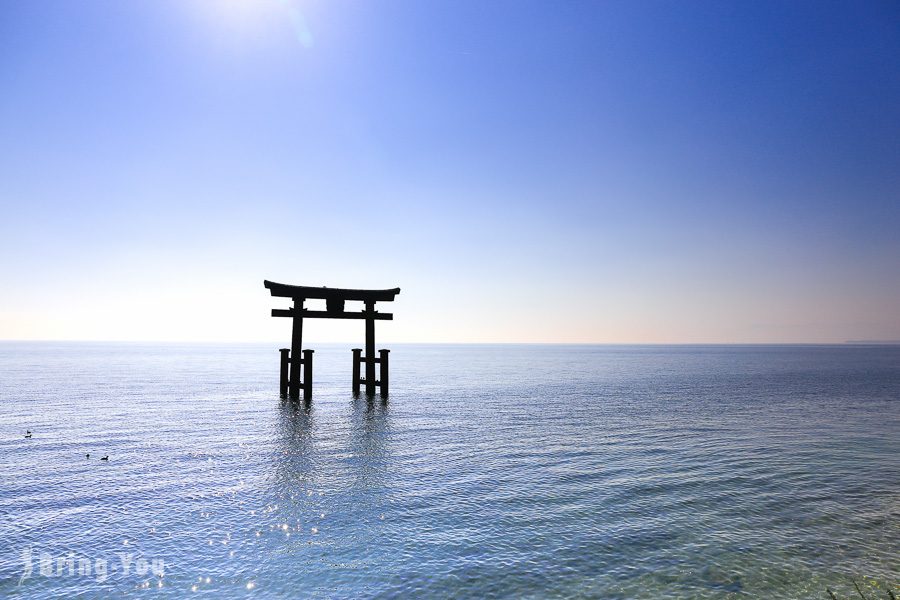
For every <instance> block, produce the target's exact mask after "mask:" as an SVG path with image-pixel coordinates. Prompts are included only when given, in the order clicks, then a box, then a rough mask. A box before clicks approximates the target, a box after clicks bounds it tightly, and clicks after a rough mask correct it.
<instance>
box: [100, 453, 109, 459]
mask: <svg viewBox="0 0 900 600" xmlns="http://www.w3.org/2000/svg"><path fill="white" fill-rule="evenodd" d="M100 460H109V454H107V455H106V456H104V457H103V458H101V459H100Z"/></svg>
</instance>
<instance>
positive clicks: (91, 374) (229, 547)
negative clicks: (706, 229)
mask: <svg viewBox="0 0 900 600" xmlns="http://www.w3.org/2000/svg"><path fill="white" fill-rule="evenodd" d="M310 346H311V347H313V348H315V349H316V353H315V367H314V380H315V388H314V397H313V400H312V402H311V403H310V404H309V405H308V406H307V405H304V403H302V402H301V403H299V404H293V403H289V402H287V403H286V402H283V401H282V400H281V399H280V398H279V397H278V352H277V345H275V344H271V345H227V346H218V345H141V344H100V343H97V344H76V343H0V593H2V594H3V595H6V596H10V597H20V598H26V597H27V598H40V597H70V596H74V595H76V594H82V595H83V597H109V596H110V595H114V596H116V595H123V594H127V595H129V596H134V597H144V596H146V597H151V596H152V597H160V596H171V597H182V596H184V595H185V594H187V593H189V592H194V593H197V594H200V595H207V596H210V597H212V596H215V597H222V596H251V597H252V596H257V597H327V598H332V597H394V596H397V595H401V594H402V595H406V596H412V595H416V596H432V597H478V598H486V597H497V598H548V597H567V598H569V597H595V598H623V599H624V598H663V597H681V598H732V597H733V598H737V597H769V598H774V597H777V598H819V597H822V598H825V597H827V594H826V593H825V588H826V586H828V587H830V588H831V589H832V590H834V591H835V592H836V593H838V595H839V596H841V597H851V594H855V590H854V588H853V581H854V580H855V581H856V582H857V583H858V584H859V585H860V587H861V588H862V589H863V591H869V592H871V593H872V595H871V596H870V597H887V589H888V588H889V586H894V587H893V588H892V589H893V590H894V591H895V593H896V592H897V591H898V588H897V587H896V586H898V585H900V558H898V556H900V552H898V549H900V347H896V346H883V347H879V346H850V345H848V346H556V345H554V346H527V345H523V346H518V345H512V346H462V345H401V344H395V345H392V346H391V348H392V352H391V385H392V389H391V395H390V399H389V401H388V402H387V403H382V402H381V400H380V399H376V400H374V401H368V400H366V399H365V398H353V396H352V395H351V394H350V367H351V361H350V350H349V349H350V347H351V346H350V345H349V344H348V345H336V344H310ZM26 430H30V431H31V432H32V437H31V438H30V439H26V438H25V435H24V434H25V431H26ZM86 454H90V458H86V456H85V455H86ZM104 455H108V456H109V460H108V461H100V460H99V459H100V457H102V456H104ZM42 557H43V559H44V560H43V562H42ZM49 559H52V560H53V563H52V565H51V567H52V568H50V569H49V570H48V569H47V568H45V567H47V566H48V565H47V564H46V563H47V561H48V560H49ZM57 559H60V562H61V564H57V562H56V561H57ZM123 559H124V562H123ZM66 561H69V562H66ZM104 561H105V567H104V566H103V565H104ZM140 561H145V562H140ZM154 561H156V562H155V563H154ZM159 561H162V562H161V563H160V562H159ZM69 564H71V565H72V568H71V569H70V567H69ZM154 564H155V565H156V566H160V565H164V569H162V570H163V571H164V573H162V574H161V575H160V573H157V572H154V571H156V570H157V569H155V568H154V567H153V565H154ZM86 565H87V566H89V567H90V572H87V570H86V569H85V568H84V567H85V566H86ZM125 565H127V566H128V569H127V572H126V568H125ZM29 567H30V568H29ZM98 567H99V568H100V569H101V570H104V571H105V576H101V573H99V572H98ZM79 568H81V571H82V572H79ZM141 571H142V572H141Z"/></svg>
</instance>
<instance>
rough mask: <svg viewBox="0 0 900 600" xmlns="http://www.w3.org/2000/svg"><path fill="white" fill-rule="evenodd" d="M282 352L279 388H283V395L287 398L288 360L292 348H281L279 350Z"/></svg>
mask: <svg viewBox="0 0 900 600" xmlns="http://www.w3.org/2000/svg"><path fill="white" fill-rule="evenodd" d="M279 352H281V379H280V385H279V389H280V390H281V397H282V398H286V397H287V393H288V380H289V377H288V366H289V365H288V361H289V360H290V353H291V349H290V348H281V349H280V350H279Z"/></svg>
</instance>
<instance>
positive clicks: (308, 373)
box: [303, 350, 315, 400]
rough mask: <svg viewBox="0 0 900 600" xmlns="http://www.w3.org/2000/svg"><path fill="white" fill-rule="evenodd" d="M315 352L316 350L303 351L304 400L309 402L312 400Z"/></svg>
mask: <svg viewBox="0 0 900 600" xmlns="http://www.w3.org/2000/svg"><path fill="white" fill-rule="evenodd" d="M313 352H315V350H304V351H303V399H304V400H309V399H310V398H312V367H313V358H312V355H313Z"/></svg>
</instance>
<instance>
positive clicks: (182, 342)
mask: <svg viewBox="0 0 900 600" xmlns="http://www.w3.org/2000/svg"><path fill="white" fill-rule="evenodd" d="M0 343H57V344H58V343H70V344H160V345H166V344H168V345H186V344H196V345H223V344H227V345H248V346H250V345H255V346H258V345H263V344H272V345H278V344H283V342H275V341H271V340H81V339H49V338H42V339H11V338H10V339H0ZM385 343H387V344H400V345H433V346H900V340H843V341H837V342H809V341H792V342H503V341H496V342H445V341H430V342H421V341H419V342H410V341H390V342H385ZM310 344H326V345H351V346H353V345H357V346H358V345H360V344H359V341H352V342H351V341H340V340H339V341H315V340H312V341H310ZM304 345H306V344H304Z"/></svg>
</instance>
